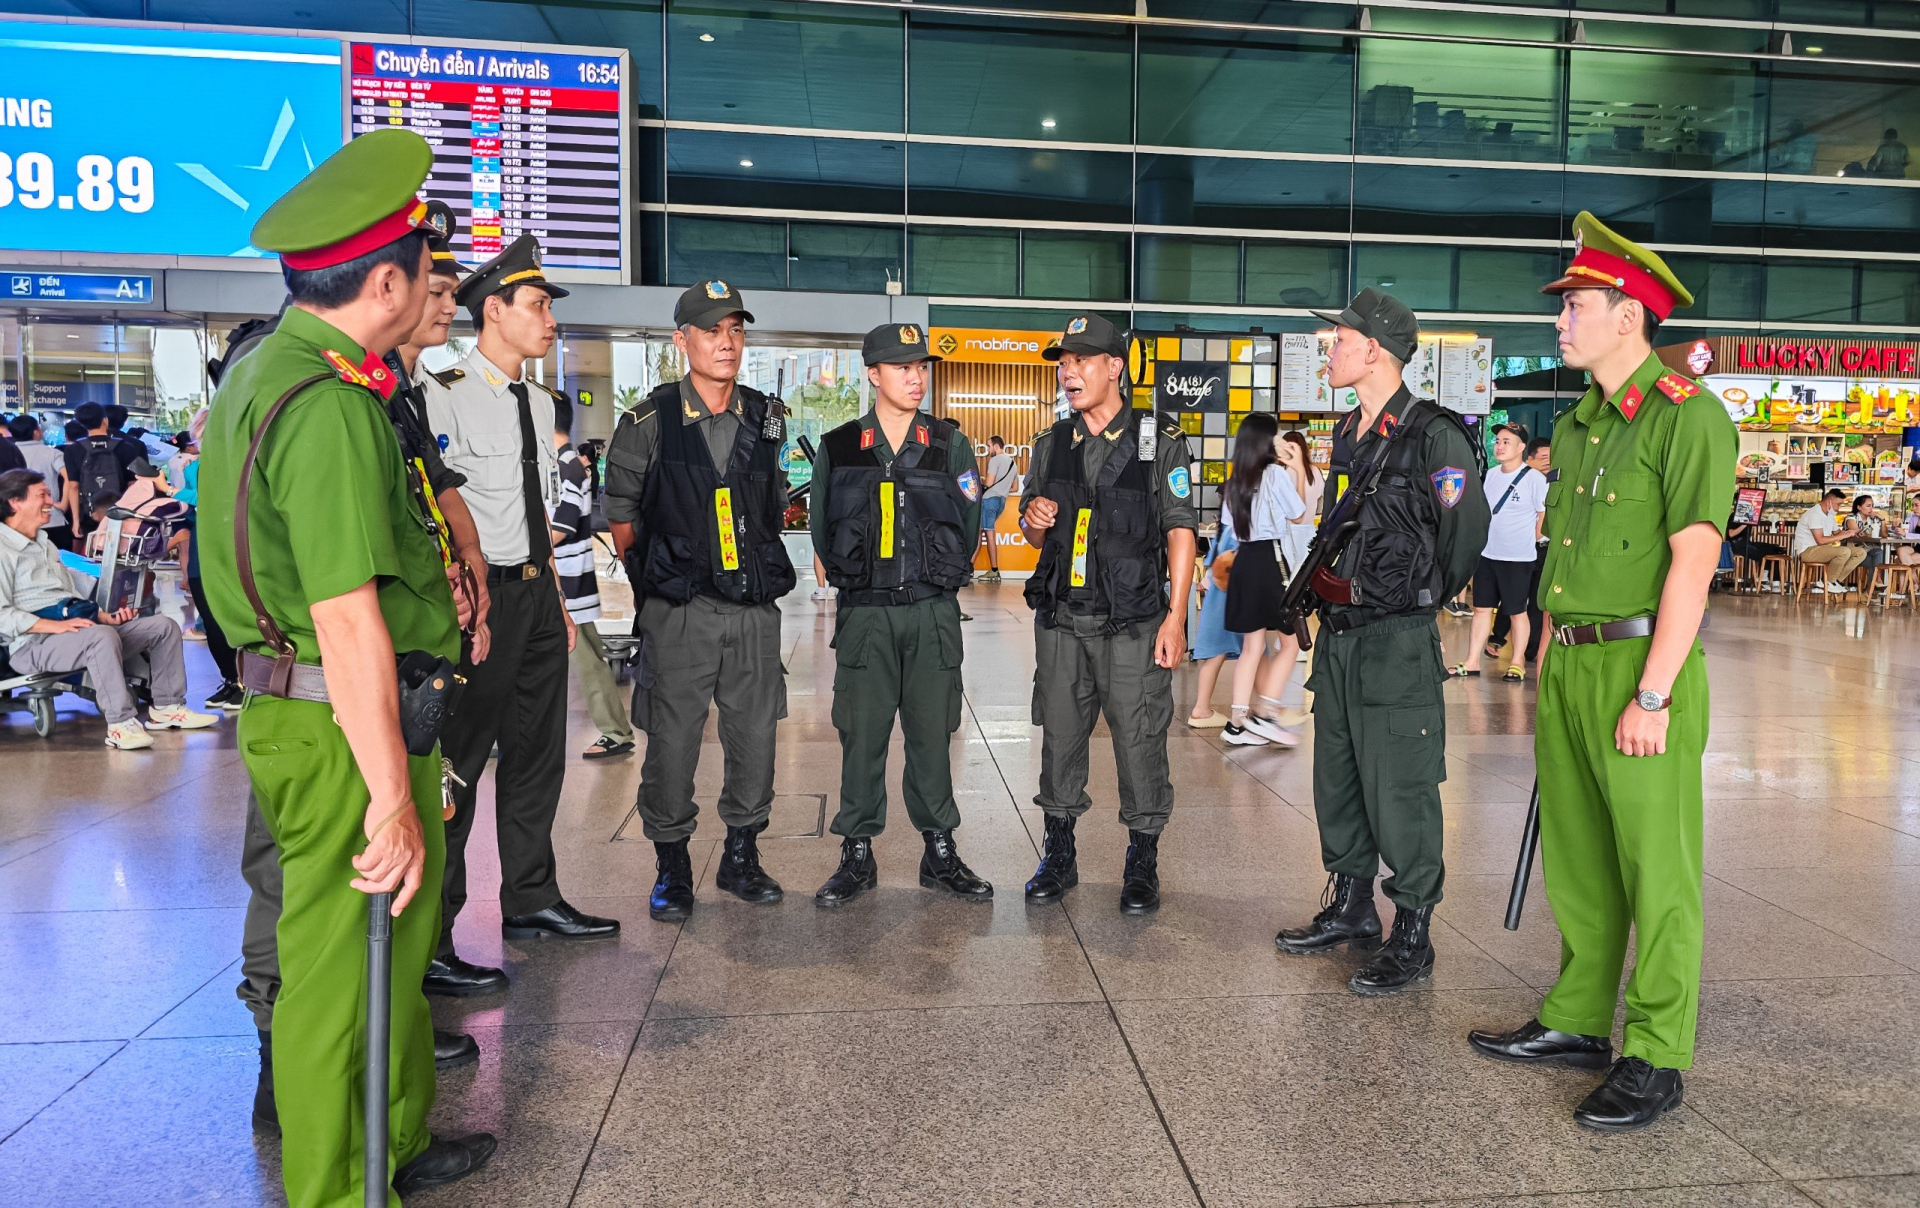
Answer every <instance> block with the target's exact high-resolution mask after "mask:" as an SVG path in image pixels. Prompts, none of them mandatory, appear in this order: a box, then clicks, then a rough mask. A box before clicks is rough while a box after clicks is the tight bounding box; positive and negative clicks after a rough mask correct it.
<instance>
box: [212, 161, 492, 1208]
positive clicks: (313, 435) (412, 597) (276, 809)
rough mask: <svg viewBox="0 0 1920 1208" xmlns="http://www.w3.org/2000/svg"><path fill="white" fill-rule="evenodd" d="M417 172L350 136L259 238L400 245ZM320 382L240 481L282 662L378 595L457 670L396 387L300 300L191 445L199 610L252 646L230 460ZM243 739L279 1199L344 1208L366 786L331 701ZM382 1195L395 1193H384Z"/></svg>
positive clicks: (356, 1035) (420, 1115)
mask: <svg viewBox="0 0 1920 1208" xmlns="http://www.w3.org/2000/svg"><path fill="white" fill-rule="evenodd" d="M431 158H432V156H431V151H430V150H429V149H428V147H427V145H426V143H425V142H424V141H423V140H421V139H419V138H418V137H417V136H415V135H412V134H410V133H406V132H399V131H396V132H393V133H392V134H391V135H389V134H387V133H386V132H379V133H377V134H375V135H368V136H367V137H365V138H362V139H358V140H355V141H354V142H353V143H350V144H348V146H347V147H346V148H344V149H342V150H341V151H339V152H337V153H336V154H335V155H334V156H333V157H331V158H330V159H328V160H327V161H326V162H325V163H323V164H322V165H321V166H320V167H319V168H317V169H315V171H314V172H313V173H312V174H311V175H310V176H309V177H308V178H307V179H306V180H305V181H303V182H302V183H301V184H300V185H297V186H295V188H294V190H293V191H292V192H290V193H289V194H288V195H287V196H286V197H285V198H283V199H282V200H281V201H280V202H278V203H276V204H275V205H274V206H273V207H272V208H271V209H269V210H268V211H267V213H266V215H265V216H263V217H262V219H261V221H260V224H259V225H258V226H257V227H256V228H255V230H254V243H255V244H256V245H258V246H260V247H263V248H265V249H267V250H269V251H278V252H281V253H282V255H283V257H284V258H285V259H286V260H287V262H288V263H289V264H291V265H293V266H294V267H296V268H299V267H313V268H318V267H325V266H326V265H327V264H328V263H340V262H342V259H341V257H342V256H344V259H346V260H351V259H353V258H354V257H356V256H358V255H361V254H364V253H365V252H367V251H372V250H375V249H377V248H378V247H379V246H382V245H383V244H384V243H387V242H391V241H392V240H393V239H397V238H400V237H403V236H404V235H405V234H406V233H408V232H409V231H410V230H412V229H414V228H415V226H416V225H417V223H418V214H417V213H416V212H415V211H416V209H417V208H423V207H416V205H415V203H414V202H413V190H414V189H415V188H417V187H418V185H419V183H420V182H421V181H422V180H423V179H424V178H425V174H426V169H427V166H428V164H429V163H430V162H431ZM376 220H377V221H376ZM330 247H331V248H332V251H331V252H329V248H330ZM356 249H358V250H356ZM329 255H331V256H333V257H334V259H331V260H328V256H329ZM315 375H326V377H327V379H328V380H326V381H324V382H321V383H319V384H317V385H313V386H309V387H308V388H307V389H306V390H304V391H303V392H302V393H300V394H299V395H297V396H296V397H295V398H294V399H293V401H292V402H290V403H289V404H288V405H287V406H286V407H285V408H284V409H283V410H282V411H281V413H280V415H279V418H277V419H276V420H275V421H274V425H273V428H272V430H271V432H270V433H269V435H268V436H267V438H266V440H265V442H264V444H263V446H262V448H261V452H260V455H259V461H258V464H257V467H256V475H255V484H254V492H253V496H252V500H251V506H250V523H251V528H252V533H251V538H250V542H249V544H250V547H251V551H252V554H253V559H254V560H253V574H254V579H255V581H256V583H257V584H258V588H259V592H260V596H261V599H262V601H263V602H264V603H265V605H266V610H267V612H268V613H269V614H270V615H271V617H272V618H273V620H274V621H275V622H276V623H277V624H278V625H279V627H280V628H281V630H282V631H283V632H284V633H285V634H286V636H287V637H288V638H289V639H290V640H291V641H292V643H293V645H294V647H295V650H296V653H297V658H298V660H299V661H300V662H301V663H305V664H317V663H318V662H319V661H320V650H319V643H318V641H317V639H316V637H315V634H314V624H313V618H312V614H311V612H310V608H311V606H312V605H313V604H315V603H317V602H319V601H322V600H327V599H331V598H333V597H336V596H340V595H343V594H345V593H346V592H349V591H352V590H354V589H355V588H358V587H360V586H361V585H363V584H365V583H368V582H373V583H376V584H377V587H378V598H379V605H380V611H381V615H382V616H383V617H384V619H385V621H386V625H387V628H388V631H389V633H390V635H391V637H392V640H393V646H394V648H395V649H396V650H400V651H407V650H424V651H427V652H429V653H432V654H436V655H440V656H443V657H448V658H452V657H457V655H458V652H459V634H458V630H457V628H456V624H455V620H454V610H453V601H452V596H451V594H450V592H449V591H448V588H447V581H446V576H445V575H444V573H443V572H442V569H441V563H440V555H439V551H438V550H437V549H436V547H435V545H434V542H433V539H432V538H431V537H430V536H429V535H428V533H427V531H426V530H425V528H423V527H422V525H421V523H420V520H419V518H418V513H417V512H416V511H415V509H414V505H413V501H412V499H411V498H409V496H408V488H407V479H406V476H405V473H404V471H403V469H402V466H401V460H400V449H399V446H398V444H397V443H396V441H395V438H394V430H393V425H392V423H391V422H390V421H389V419H388V418H387V415H386V412H385V410H384V408H383V405H382V399H383V397H384V396H385V395H386V394H388V393H390V392H391V390H392V389H393V387H394V382H393V377H392V374H391V373H390V372H388V371H387V370H386V369H385V368H384V366H382V365H381V363H380V360H379V358H378V357H377V356H373V355H369V354H368V352H367V350H365V349H363V348H362V347H360V346H359V345H358V344H356V343H355V342H354V341H353V340H352V339H350V338H348V337H347V336H346V335H345V334H343V333H342V332H340V331H338V330H336V329H335V328H333V327H332V326H330V325H329V324H327V323H326V322H324V321H322V320H321V319H319V318H317V317H316V316H315V315H314V314H313V313H312V312H310V311H306V310H303V309H300V308H299V307H297V306H296V307H290V308H289V309H288V310H287V312H286V315H285V317H284V318H283V319H282V320H281V323H280V325H279V328H278V330H277V331H275V332H274V333H273V334H272V335H270V336H268V337H267V338H266V339H265V340H264V341H263V342H262V343H261V345H260V346H259V348H257V349H256V350H255V351H254V353H253V354H252V355H250V356H248V357H247V358H245V359H244V360H243V361H241V362H240V363H239V364H238V365H237V366H236V367H235V368H234V369H233V371H232V372H231V373H230V374H229V375H228V376H227V377H226V378H225V380H224V381H223V382H222V383H221V387H220V390H219V393H218V395H217V396H216V398H215V405H214V409H213V419H212V420H211V422H210V423H209V424H208V427H207V431H206V436H205V439H204V441H203V449H204V453H203V457H202V461H201V466H202V468H201V471H200V508H201V524H200V539H201V540H202V541H203V542H204V543H205V544H204V546H203V549H202V552H201V559H202V562H203V564H204V566H205V569H206V578H205V582H206V587H207V594H208V598H209V603H210V604H211V606H212V608H213V612H214V616H215V618H216V619H217V620H218V621H219V622H220V624H221V625H222V627H223V628H225V629H226V630H227V631H228V632H230V633H234V634H252V633H255V632H257V630H256V626H255V624H254V612H253V609H252V607H251V606H250V605H249V604H248V602H247V599H246V596H245V594H244V593H243V590H242V588H241V586H240V580H239V571H238V562H237V558H236V551H235V544H234V528H233V526H234V507H235V502H236V496H237V493H238V490H239V486H240V470H241V465H242V462H243V459H244V457H245V454H246V450H247V447H248V444H249V442H250V441H251V439H252V437H253V434H254V431H255V430H256V428H257V427H258V426H259V423H260V421H261V419H262V417H263V416H264V414H265V413H266V411H267V409H268V408H270V407H271V406H272V405H273V404H274V402H275V401H276V400H277V399H279V398H280V397H281V395H282V394H283V393H284V392H285V391H286V390H287V389H288V388H289V387H290V386H292V385H294V384H295V383H296V382H299V381H301V380H302V379H305V378H308V377H312V376H315ZM250 645H251V649H252V650H253V651H254V652H256V653H257V652H258V651H259V650H261V648H262V647H261V643H259V642H258V641H255V642H253V643H251V644H250ZM246 648H247V647H246V646H244V645H243V649H246ZM239 740H240V747H241V753H242V758H243V759H244V761H245V763H246V766H247V771H248V775H249V777H250V778H251V780H252V783H253V790H254V792H255V794H256V796H257V797H258V800H259V805H260V812H261V815H262V817H263V819H264V820H265V823H266V825H267V828H268V829H269V831H270V832H271V833H272V836H273V840H274V842H275V843H276V844H277V845H278V847H279V849H280V867H281V870H282V873H283V874H284V879H285V891H284V892H285V903H284V910H283V913H282V915H281V918H280V923H279V927H278V934H277V938H278V945H279V954H280V977H281V987H280V992H279V997H278V1001H277V1003H276V1005H275V1010H274V1015H273V1037H274V1041H275V1048H276V1050H277V1051H276V1054H275V1062H274V1080H275V1088H276V1091H277V1092H278V1095H277V1097H278V1100H279V1103H280V1105H281V1108H280V1121H281V1129H282V1135H283V1141H282V1151H281V1152H282V1167H283V1174H284V1179H285V1184H286V1192H287V1199H288V1201H289V1203H290V1204H292V1205H294V1206H295V1208H309V1206H316V1205H359V1204H361V1203H363V1194H362V1190H361V1185H360V1178H361V1171H362V1169H363V1165H362V1161H361V1156H360V1150H361V1142H362V1137H363V1127H362V1122H361V1095H360V1087H359V1081H360V1076H361V1070H362V1068H363V1066H364V1064H365V1050H364V1038H363V1021H364V1019H365V1014H366V993H367V985H366V963H367V961H366V946H365V935H366V928H367V899H366V897H365V896H364V895H362V894H360V893H359V892H357V891H355V890H354V889H352V888H351V887H350V885H349V881H350V880H351V879H352V878H353V877H354V876H356V875H357V874H356V872H355V870H354V869H353V867H352V864H351V860H352V858H353V857H354V856H355V855H357V854H359V853H360V852H361V851H363V850H364V849H365V848H366V845H367V840H366V836H365V834H364V833H363V830H362V827H363V822H364V816H365V811H366V808H367V806H368V803H369V793H368V790H367V786H366V783H365V781H364V780H363V779H362V777H361V775H360V773H359V770H358V768H357V767H356V766H355V763H354V758H353V753H352V751H351V750H350V749H349V748H348V745H347V741H346V738H345V736H344V735H343V734H342V733H341V730H340V727H339V725H338V724H337V723H336V722H335V721H334V720H333V711H332V709H331V707H330V706H329V705H327V704H325V703H321V702H316V701H311V700H299V699H284V698H278V697H271V696H266V695H262V694H260V693H259V692H257V691H256V692H251V693H249V695H248V697H247V702H246V705H245V707H244V709H243V710H242V712H241V715H240V722H239ZM409 774H410V780H411V788H412V796H413V805H414V809H415V812H416V815H417V817H418V818H419V821H420V827H421V831H422V833H423V834H424V836H425V840H426V863H425V875H424V879H423V881H422V884H421V886H420V888H419V890H418V892H417V893H416V895H415V897H414V899H413V901H412V902H411V904H410V905H409V906H408V908H407V910H406V911H405V912H404V913H403V914H402V915H401V916H400V918H398V919H396V920H395V921H394V928H393V987H394V989H393V1005H392V1023H391V1029H392V1031H391V1035H392V1051H391V1065H390V1069H391V1071H392V1073H391V1078H392V1082H391V1088H392V1093H391V1100H390V1108H389V1110H390V1115H389V1121H390V1123H389V1128H390V1152H389V1155H388V1163H389V1170H390V1171H391V1170H392V1169H393V1168H395V1167H397V1166H398V1165H400V1164H402V1163H405V1162H406V1161H408V1160H410V1159H412V1158H413V1157H415V1156H417V1155H419V1154H420V1153H422V1152H423V1151H424V1150H425V1149H426V1148H427V1145H428V1142H429V1137H428V1134H427V1125H426V1117H427V1112H428V1110H429V1108H430V1107H431V1106H432V1104H433V1096H434V1076H433V1047H432V1046H433V1041H432V1020H431V1018H430V1017H429V1015H428V1012H427V1002H426V998H425V997H424V996H423V995H422V994H421V993H420V989H419V987H420V979H421V976H422V975H423V974H424V973H425V971H426V966H427V960H428V958H429V957H430V956H431V955H432V951H433V945H434V942H435V940H436V939H437V938H438V935H439V928H440V917H439V914H440V911H439V897H440V874H441V865H442V860H443V858H444V847H443V839H442V831H441V823H440V809H439V797H440V794H439V788H440V774H439V764H438V761H437V760H436V759H434V758H432V757H422V758H413V759H410V760H409ZM388 1202H389V1203H390V1204H393V1205H397V1204H398V1203H399V1198H398V1196H397V1195H396V1194H392V1193H389V1197H388Z"/></svg>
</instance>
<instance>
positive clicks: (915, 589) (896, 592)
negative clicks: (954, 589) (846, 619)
mask: <svg viewBox="0 0 1920 1208" xmlns="http://www.w3.org/2000/svg"><path fill="white" fill-rule="evenodd" d="M947 594H948V591H947V589H946V588H944V587H935V586H933V585H932V584H929V583H909V584H908V585H907V586H905V587H895V588H891V589H887V588H878V587H868V588H862V589H860V590H849V589H846V588H842V589H841V591H840V603H841V604H845V605H852V606H854V607H856V608H865V607H872V606H875V605H879V606H892V605H896V604H918V603H919V602H920V601H922V600H931V599H933V598H934V597H935V596H944V595H947Z"/></svg>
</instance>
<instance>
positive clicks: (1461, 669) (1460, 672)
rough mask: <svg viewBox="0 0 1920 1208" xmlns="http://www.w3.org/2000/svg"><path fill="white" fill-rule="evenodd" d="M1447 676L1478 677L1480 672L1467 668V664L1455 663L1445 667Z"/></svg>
mask: <svg viewBox="0 0 1920 1208" xmlns="http://www.w3.org/2000/svg"><path fill="white" fill-rule="evenodd" d="M1447 678H1448V679H1479V678H1480V673H1479V672H1478V671H1469V670H1467V665H1466V664H1465V663H1456V664H1454V665H1453V666H1451V667H1449V668H1447Z"/></svg>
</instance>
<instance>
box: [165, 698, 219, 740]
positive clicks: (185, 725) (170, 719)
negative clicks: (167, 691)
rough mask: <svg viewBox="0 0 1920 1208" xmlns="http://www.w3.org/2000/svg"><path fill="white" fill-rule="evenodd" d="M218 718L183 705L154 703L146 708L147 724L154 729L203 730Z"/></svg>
mask: <svg viewBox="0 0 1920 1208" xmlns="http://www.w3.org/2000/svg"><path fill="white" fill-rule="evenodd" d="M219 720H220V719H219V718H218V717H215V716H214V715H213V714H211V713H195V712H194V711H193V710H192V709H189V708H187V707H186V706H185V705H155V706H153V708H151V709H148V710H147V725H148V726H150V727H152V728H153V729H155V730H204V729H206V728H207V727H208V726H210V725H212V724H214V723H215V722H217V721H219ZM148 741H149V742H151V741H152V740H151V739H149V740H148Z"/></svg>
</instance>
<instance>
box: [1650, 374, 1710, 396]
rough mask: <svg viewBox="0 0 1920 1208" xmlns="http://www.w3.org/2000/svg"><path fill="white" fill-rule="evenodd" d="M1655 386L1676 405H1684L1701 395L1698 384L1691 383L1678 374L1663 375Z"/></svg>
mask: <svg viewBox="0 0 1920 1208" xmlns="http://www.w3.org/2000/svg"><path fill="white" fill-rule="evenodd" d="M1654 385H1655V386H1657V387H1659V389H1660V393H1662V394H1664V395H1666V396H1667V397H1668V398H1670V399H1672V400H1673V401H1674V402H1676V403H1684V402H1686V401H1687V400H1688V399H1690V398H1692V397H1693V396H1694V395H1696V394H1698V393H1700V387H1699V385H1698V384H1697V383H1694V382H1689V381H1688V380H1687V379H1685V378H1683V377H1681V376H1680V375H1679V374H1677V373H1663V374H1661V375H1660V380H1659V381H1657V382H1655V383H1654Z"/></svg>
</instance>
